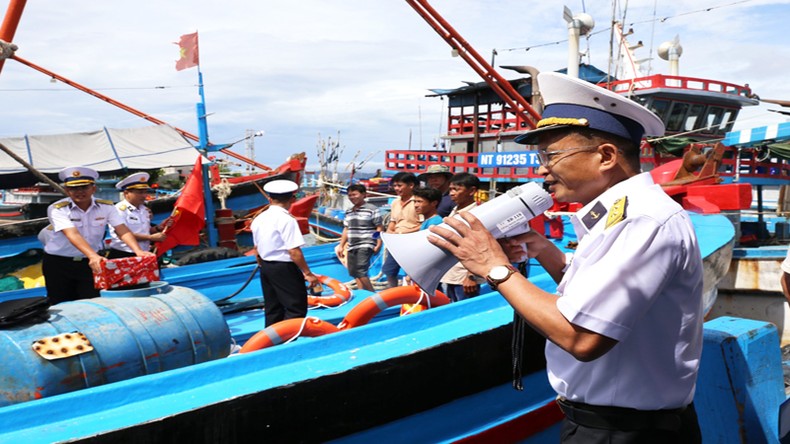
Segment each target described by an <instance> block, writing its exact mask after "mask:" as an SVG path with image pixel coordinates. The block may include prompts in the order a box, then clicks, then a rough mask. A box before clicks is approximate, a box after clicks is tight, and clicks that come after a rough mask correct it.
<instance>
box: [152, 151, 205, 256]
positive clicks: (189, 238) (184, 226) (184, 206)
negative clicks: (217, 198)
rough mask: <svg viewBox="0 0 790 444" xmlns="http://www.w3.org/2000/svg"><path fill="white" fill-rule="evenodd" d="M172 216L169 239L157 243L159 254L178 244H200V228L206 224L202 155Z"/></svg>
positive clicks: (196, 162) (166, 231)
mask: <svg viewBox="0 0 790 444" xmlns="http://www.w3.org/2000/svg"><path fill="white" fill-rule="evenodd" d="M170 218H171V219H172V224H171V225H170V226H169V227H167V228H165V234H167V239H165V240H164V241H162V242H159V243H157V245H156V255H157V256H161V255H162V254H164V253H165V252H166V251H167V250H170V249H171V248H173V247H176V246H178V245H200V230H202V229H203V227H205V226H206V207H205V204H204V201H203V166H202V162H201V156H198V158H197V160H196V161H195V167H194V168H192V173H191V174H190V175H189V177H188V178H187V182H186V184H185V185H184V189H183V190H182V191H181V196H179V197H178V200H177V201H176V204H175V206H174V207H173V213H172V214H171V215H170Z"/></svg>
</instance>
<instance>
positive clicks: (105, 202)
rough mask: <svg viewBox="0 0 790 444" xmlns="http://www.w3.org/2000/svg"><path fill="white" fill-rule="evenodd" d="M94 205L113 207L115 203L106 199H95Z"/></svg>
mask: <svg viewBox="0 0 790 444" xmlns="http://www.w3.org/2000/svg"><path fill="white" fill-rule="evenodd" d="M96 203H100V204H104V205H115V202H113V201H111V200H107V199H96Z"/></svg>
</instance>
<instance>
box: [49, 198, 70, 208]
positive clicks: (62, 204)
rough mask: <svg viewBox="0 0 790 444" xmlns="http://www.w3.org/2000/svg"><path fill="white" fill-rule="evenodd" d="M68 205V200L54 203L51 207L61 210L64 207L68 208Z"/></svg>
mask: <svg viewBox="0 0 790 444" xmlns="http://www.w3.org/2000/svg"><path fill="white" fill-rule="evenodd" d="M69 203H70V202H69V201H68V200H61V201H60V202H55V203H54V204H52V206H53V207H55V208H57V209H60V208H63V207H65V206H68V205H69Z"/></svg>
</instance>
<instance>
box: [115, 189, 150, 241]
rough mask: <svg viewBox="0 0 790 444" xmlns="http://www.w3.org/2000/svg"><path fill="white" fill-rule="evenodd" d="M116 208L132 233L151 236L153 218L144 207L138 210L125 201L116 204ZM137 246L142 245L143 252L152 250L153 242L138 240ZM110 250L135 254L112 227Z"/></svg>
mask: <svg viewBox="0 0 790 444" xmlns="http://www.w3.org/2000/svg"><path fill="white" fill-rule="evenodd" d="M115 208H116V209H117V210H118V214H120V215H121V217H123V221H124V222H123V223H124V224H126V227H127V228H129V230H130V231H131V232H132V233H134V234H151V217H150V216H149V214H148V210H147V209H146V208H145V207H144V206H143V207H141V208H137V207H135V206H134V205H132V204H130V203H129V202H128V201H127V200H126V199H124V200H122V201H120V202H118V203H117V204H115ZM137 244H138V245H140V249H141V250H143V251H149V250H150V249H151V242H149V241H143V240H138V241H137ZM110 248H114V249H116V250H120V251H125V252H127V253H133V251H132V248H131V247H130V246H128V245H126V243H125V242H124V241H122V240H121V239H120V238H119V237H118V233H116V232H115V228H113V227H110Z"/></svg>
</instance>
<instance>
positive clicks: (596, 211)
mask: <svg viewBox="0 0 790 444" xmlns="http://www.w3.org/2000/svg"><path fill="white" fill-rule="evenodd" d="M605 214H606V207H604V206H603V204H602V203H601V202H600V201H599V202H596V203H595V205H593V207H592V209H590V211H588V212H587V214H585V215H584V217H582V223H583V224H584V226H585V227H587V229H588V230H591V229H592V227H594V226H595V224H597V223H598V221H599V220H601V219H602V218H603V216H604V215H605Z"/></svg>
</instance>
